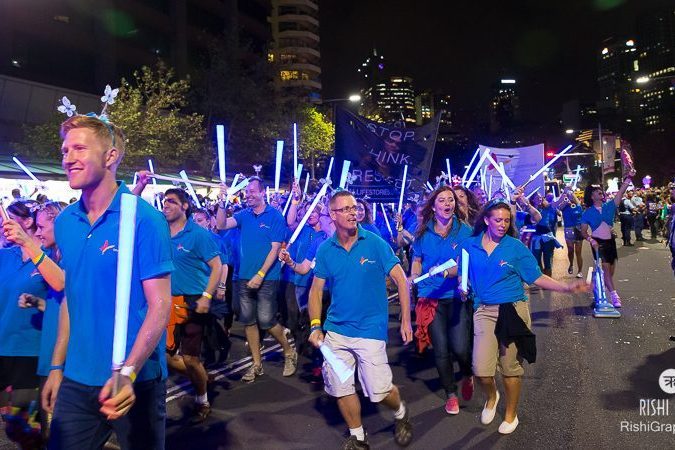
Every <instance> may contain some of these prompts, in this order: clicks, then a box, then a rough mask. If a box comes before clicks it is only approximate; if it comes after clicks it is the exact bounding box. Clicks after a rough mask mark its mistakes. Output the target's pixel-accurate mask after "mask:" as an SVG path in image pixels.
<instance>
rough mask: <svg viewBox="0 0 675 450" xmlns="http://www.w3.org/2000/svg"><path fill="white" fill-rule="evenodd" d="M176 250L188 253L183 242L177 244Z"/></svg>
mask: <svg viewBox="0 0 675 450" xmlns="http://www.w3.org/2000/svg"><path fill="white" fill-rule="evenodd" d="M176 251H179V252H185V253H190V250H188V249H187V248H185V247H183V244H178V246H177V247H176Z"/></svg>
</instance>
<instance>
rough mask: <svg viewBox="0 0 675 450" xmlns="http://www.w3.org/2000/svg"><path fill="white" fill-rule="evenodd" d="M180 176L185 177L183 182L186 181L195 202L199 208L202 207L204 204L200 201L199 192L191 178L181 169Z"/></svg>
mask: <svg viewBox="0 0 675 450" xmlns="http://www.w3.org/2000/svg"><path fill="white" fill-rule="evenodd" d="M178 174H179V175H180V177H181V178H182V179H183V182H184V183H185V186H186V187H187V190H188V193H189V194H190V197H192V200H193V201H194V202H195V204H196V205H197V207H198V208H201V207H202V204H201V203H200V202H199V197H197V193H196V192H195V190H194V188H193V187H192V184H191V183H190V179H189V178H188V176H187V174H186V173H185V171H184V170H181V171H180V172H178Z"/></svg>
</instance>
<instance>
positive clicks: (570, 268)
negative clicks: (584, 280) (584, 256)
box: [567, 266, 574, 275]
mask: <svg viewBox="0 0 675 450" xmlns="http://www.w3.org/2000/svg"><path fill="white" fill-rule="evenodd" d="M573 271H574V267H572V266H569V267H568V268H567V273H568V274H570V275H572V272H573Z"/></svg>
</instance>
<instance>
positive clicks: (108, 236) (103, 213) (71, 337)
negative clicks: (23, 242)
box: [42, 115, 173, 449]
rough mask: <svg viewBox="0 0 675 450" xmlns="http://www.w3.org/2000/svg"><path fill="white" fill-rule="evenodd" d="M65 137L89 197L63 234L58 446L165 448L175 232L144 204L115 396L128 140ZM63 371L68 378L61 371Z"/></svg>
mask: <svg viewBox="0 0 675 450" xmlns="http://www.w3.org/2000/svg"><path fill="white" fill-rule="evenodd" d="M61 137H62V138H63V144H62V147H61V153H62V155H63V163H62V164H63V168H64V170H65V171H66V174H67V176H68V181H69V183H70V187H71V188H72V189H81V190H82V197H81V199H80V200H79V201H77V202H75V203H74V204H72V205H70V206H69V207H68V208H66V210H64V211H63V212H62V213H61V214H60V215H59V217H58V218H57V220H56V224H55V235H56V242H57V245H58V247H59V249H60V251H61V253H62V260H61V264H62V267H63V269H64V270H65V272H66V283H65V298H64V300H63V307H62V314H61V315H62V320H61V323H60V324H59V332H58V337H57V343H56V346H55V349H54V354H53V356H52V365H53V366H56V367H54V370H51V372H50V374H49V378H48V379H47V382H46V384H45V387H44V390H43V393H42V401H43V406H44V408H45V409H46V410H47V411H50V412H51V411H54V418H53V421H52V424H51V438H50V442H49V446H50V448H55V449H70V448H83V447H86V448H102V447H103V445H104V444H105V442H106V441H107V439H108V437H109V436H110V434H111V433H112V431H113V429H114V430H115V434H116V435H117V438H118V440H119V442H120V445H121V446H122V448H138V449H150V448H163V447H164V422H165V417H166V409H165V396H166V386H165V379H166V375H167V370H166V360H165V354H164V337H165V335H164V331H165V329H166V325H167V322H168V319H169V312H170V307H171V276H170V274H171V272H172V271H173V263H172V260H171V247H170V237H169V227H168V226H167V224H166V221H165V220H164V217H163V216H162V215H161V213H159V212H158V211H156V210H155V209H154V208H153V207H152V206H150V205H149V204H148V203H146V202H142V201H139V202H138V209H137V211H136V238H135V241H134V258H133V267H132V275H131V292H130V298H129V323H128V330H127V358H126V360H125V362H124V366H123V367H122V369H121V371H120V374H121V376H120V385H119V389H118V391H117V394H113V386H112V384H113V382H112V377H111V369H110V365H111V361H112V346H113V328H114V317H115V293H116V289H115V279H116V274H117V246H118V238H119V222H120V201H121V195H122V194H125V193H126V194H130V191H129V189H127V187H126V186H125V185H124V183H120V184H118V183H117V182H116V181H115V174H116V171H117V167H118V165H119V163H120V162H121V160H122V157H123V155H124V142H125V138H124V134H123V133H122V131H121V130H120V129H119V128H117V127H116V126H115V125H113V124H111V123H109V122H108V121H107V120H106V119H105V118H98V117H88V116H80V115H77V116H74V117H72V118H70V119H68V120H66V121H65V122H64V123H63V124H62V125H61ZM137 338H138V339H137ZM64 361H67V362H66V367H65V372H62V370H63V369H62V368H59V367H58V366H59V365H62V364H63V363H64ZM57 393H58V398H57ZM54 404H56V406H54Z"/></svg>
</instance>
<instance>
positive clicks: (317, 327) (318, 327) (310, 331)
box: [309, 326, 323, 334]
mask: <svg viewBox="0 0 675 450" xmlns="http://www.w3.org/2000/svg"><path fill="white" fill-rule="evenodd" d="M317 330H318V331H323V328H321V327H320V326H316V327H311V328H310V329H309V334H312V333H314V332H315V331H317Z"/></svg>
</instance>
